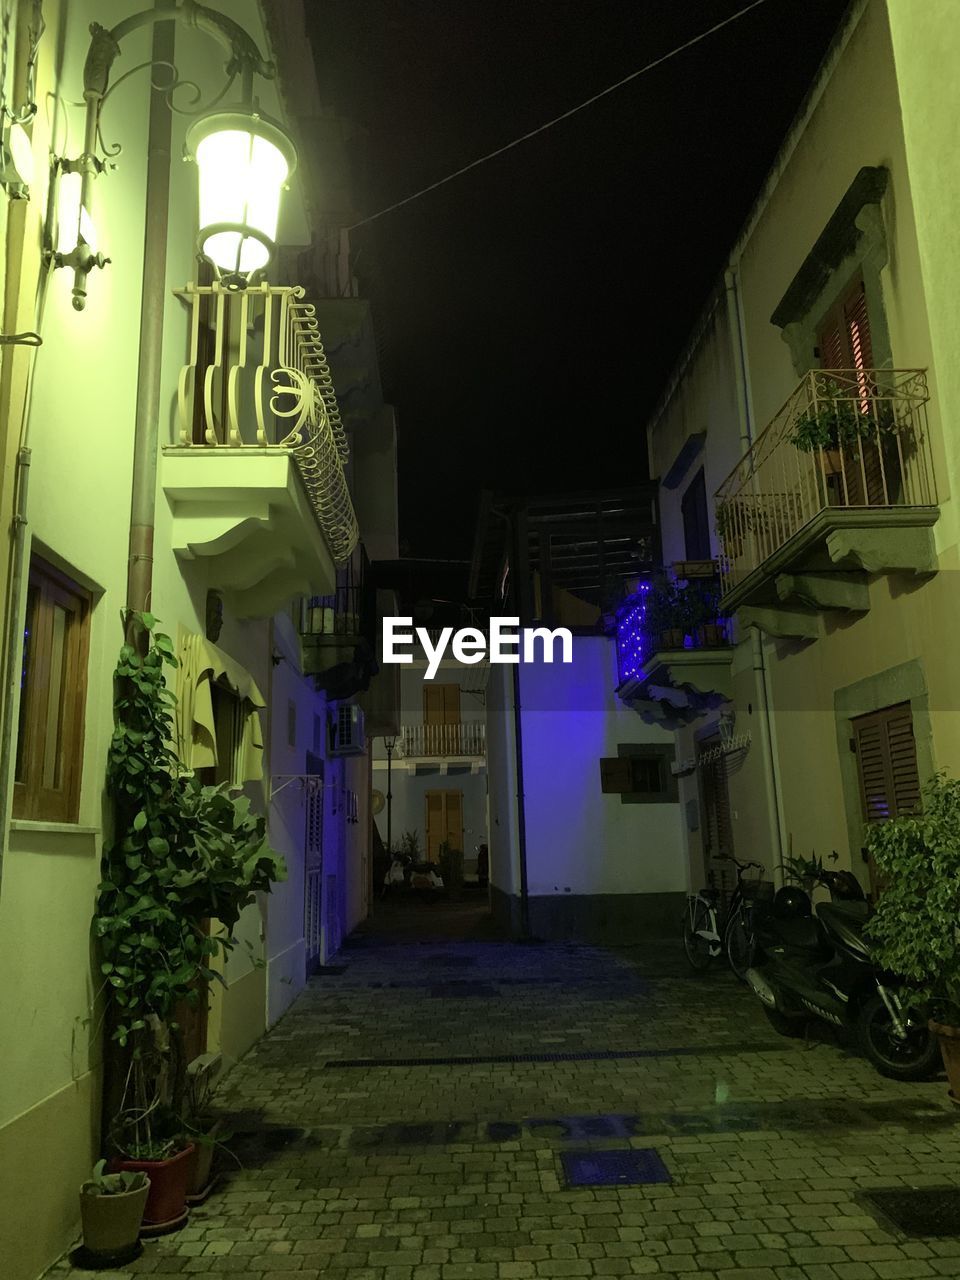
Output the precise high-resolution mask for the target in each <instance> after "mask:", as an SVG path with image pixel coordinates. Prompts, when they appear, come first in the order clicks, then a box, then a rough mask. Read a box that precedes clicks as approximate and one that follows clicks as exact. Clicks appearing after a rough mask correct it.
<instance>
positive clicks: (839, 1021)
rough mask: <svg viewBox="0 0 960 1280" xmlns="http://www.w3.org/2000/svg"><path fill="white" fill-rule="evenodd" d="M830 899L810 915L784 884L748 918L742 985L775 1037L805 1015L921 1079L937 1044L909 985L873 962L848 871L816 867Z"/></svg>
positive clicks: (800, 894)
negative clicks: (754, 951)
mask: <svg viewBox="0 0 960 1280" xmlns="http://www.w3.org/2000/svg"><path fill="white" fill-rule="evenodd" d="M818 879H819V882H820V883H821V884H823V885H825V886H826V887H827V888H828V889H829V890H830V897H831V901H830V902H824V903H821V904H820V905H819V906H818V907H817V910H816V913H814V910H813V906H812V903H811V901H810V897H809V895H808V894H807V893H805V892H804V890H803V889H800V888H798V887H796V886H792V885H790V886H786V887H785V888H783V889H781V890H780V891H779V892H778V893H777V895H776V896H775V898H774V901H773V905H772V908H771V909H770V910H769V911H767V912H765V913H764V914H763V915H761V916H759V917H757V918H755V928H756V936H757V947H758V955H759V956H760V959H759V961H758V963H756V964H754V966H753V967H752V968H751V969H749V970H748V971H747V982H748V983H749V985H750V987H751V989H752V990H753V992H754V994H755V995H756V996H757V997H758V998H759V999H760V1001H761V1002H762V1004H763V1007H764V1012H765V1013H766V1015H767V1018H768V1019H769V1021H770V1023H771V1025H772V1026H773V1027H774V1028H775V1030H776V1031H778V1032H779V1033H780V1034H781V1035H786V1036H797V1035H803V1034H804V1031H805V1029H806V1024H807V1023H808V1021H809V1020H810V1019H811V1018H817V1019H820V1020H821V1021H823V1022H827V1023H830V1024H831V1025H832V1026H835V1027H839V1028H842V1029H845V1030H848V1031H851V1032H853V1034H854V1035H855V1037H856V1040H857V1042H858V1044H859V1046H860V1048H861V1050H862V1051H863V1053H864V1055H865V1057H866V1058H867V1059H868V1060H869V1061H870V1062H871V1063H872V1064H873V1066H874V1067H875V1068H876V1069H877V1071H879V1072H880V1074H881V1075H885V1076H889V1077H891V1078H892V1079H894V1080H925V1079H929V1078H930V1077H931V1076H934V1075H936V1074H937V1072H938V1070H939V1068H940V1047H939V1044H938V1042H937V1038H936V1036H935V1035H934V1034H933V1032H931V1031H930V1030H929V1028H928V1026H927V1018H926V1016H925V1015H924V1014H923V1011H922V1010H921V1009H918V1008H917V1007H916V1006H915V1005H914V1004H912V1002H911V999H910V991H909V988H908V987H906V986H905V984H904V983H903V982H902V980H901V979H899V978H897V977H896V976H895V975H894V974H891V973H886V972H884V971H882V970H880V969H879V968H878V967H877V965H876V964H875V962H874V959H873V955H872V952H871V948H870V942H869V939H868V938H866V937H865V935H864V927H865V925H866V923H867V921H868V919H869V916H870V908H869V905H868V903H867V901H866V899H865V897H864V893H863V890H862V889H861V888H860V885H859V883H858V882H857V880H856V879H855V878H854V876H853V875H851V873H850V872H848V871H825V870H824V871H821V872H820V874H819V876H818Z"/></svg>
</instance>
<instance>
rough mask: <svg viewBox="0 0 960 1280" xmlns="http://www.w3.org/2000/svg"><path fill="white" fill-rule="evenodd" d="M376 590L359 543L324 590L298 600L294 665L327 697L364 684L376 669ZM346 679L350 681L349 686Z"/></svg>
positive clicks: (342, 695) (356, 689)
mask: <svg viewBox="0 0 960 1280" xmlns="http://www.w3.org/2000/svg"><path fill="white" fill-rule="evenodd" d="M376 612H377V610H376V592H375V590H374V587H373V582H372V580H371V577H370V573H369V564H368V562H367V557H366V554H365V552H364V550H363V547H362V546H361V547H358V548H357V550H356V551H355V552H354V554H353V555H352V556H351V558H350V560H349V561H348V563H347V564H346V565H344V566H343V567H342V568H340V569H338V570H337V578H336V590H335V591H334V592H333V593H332V594H330V595H319V596H305V597H303V599H301V600H300V602H299V609H298V618H297V622H298V630H299V633H300V655H301V665H300V669H301V671H302V672H303V674H304V675H310V676H314V677H315V679H316V683H317V685H318V687H320V688H323V689H324V690H326V692H327V693H328V694H329V695H330V696H331V697H339V698H345V697H350V696H351V695H352V694H354V693H357V692H359V691H360V690H362V689H366V688H367V687H368V685H369V683H370V679H371V677H372V676H373V674H374V673H375V672H376V669H377V661H376V635H375V630H376ZM347 685H351V686H352V687H350V689H349V691H345V690H346V689H347Z"/></svg>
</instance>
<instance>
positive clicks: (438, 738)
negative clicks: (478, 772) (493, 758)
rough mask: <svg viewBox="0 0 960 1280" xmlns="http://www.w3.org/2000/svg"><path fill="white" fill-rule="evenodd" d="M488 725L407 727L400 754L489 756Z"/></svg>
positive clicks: (403, 727)
mask: <svg viewBox="0 0 960 1280" xmlns="http://www.w3.org/2000/svg"><path fill="white" fill-rule="evenodd" d="M486 729H487V726H486V724H485V723H484V722H483V721H482V720H467V721H464V722H461V723H459V724H405V725H401V727H400V740H399V742H398V743H397V747H398V751H397V754H398V755H400V756H405V757H407V758H408V759H409V758H411V757H421V756H422V757H424V758H426V759H442V758H444V757H448V756H449V757H459V758H460V759H474V758H477V757H480V756H484V755H486V751H487V736H486Z"/></svg>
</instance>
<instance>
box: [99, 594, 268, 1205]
mask: <svg viewBox="0 0 960 1280" xmlns="http://www.w3.org/2000/svg"><path fill="white" fill-rule="evenodd" d="M154 621H155V620H154V619H153V617H152V616H151V615H150V614H140V615H134V616H132V617H131V618H130V619H128V625H129V626H130V632H131V635H132V637H133V638H134V639H135V640H136V641H137V643H136V644H129V643H128V644H125V645H124V646H123V647H122V649H121V651H120V661H119V663H118V666H117V671H116V686H115V687H116V704H115V705H116V723H115V729H114V734H113V738H112V740H111V744H110V752H109V757H108V767H107V785H108V791H109V794H110V796H111V799H112V800H113V802H114V813H115V839H114V841H113V843H112V844H111V845H110V846H108V847H107V849H106V851H105V854H104V860H103V879H102V880H101V883H100V886H99V891H98V896H97V907H96V919H95V931H96V934H97V937H98V939H99V945H100V960H101V965H100V968H101V972H102V973H103V975H104V982H105V989H106V991H107V995H108V1002H107V1011H106V1012H107V1019H108V1025H109V1028H110V1034H109V1037H108V1045H109V1052H110V1053H111V1054H112V1061H111V1068H112V1071H111V1074H112V1076H113V1078H114V1079H119V1080H122V1081H123V1082H124V1085H123V1089H122V1095H121V1096H120V1097H119V1098H118V1099H117V1101H116V1104H115V1107H114V1120H113V1124H112V1127H111V1132H110V1140H111V1144H112V1148H113V1152H114V1159H113V1165H114V1167H115V1168H117V1169H128V1170H132V1171H144V1172H146V1173H148V1174H149V1177H150V1193H149V1196H148V1199H147V1206H146V1209H145V1211H144V1221H145V1223H149V1224H150V1225H152V1226H154V1227H156V1228H158V1229H164V1228H169V1227H172V1226H175V1225H177V1224H178V1223H180V1222H181V1221H183V1220H185V1217H186V1191H187V1177H188V1173H189V1164H190V1160H191V1158H192V1150H193V1146H194V1143H193V1142H192V1141H191V1138H190V1134H189V1132H188V1131H187V1128H186V1125H185V1123H184V1119H183V1116H184V1111H185V1090H186V1070H185V1068H186V1063H185V1061H184V1049H183V1037H182V1030H181V1028H180V1026H179V1024H178V1022H177V1019H176V1010H177V1006H178V1005H179V1004H180V1003H181V1002H182V1001H185V1002H186V1003H188V1004H190V1005H195V1004H196V1003H197V1002H198V1001H199V1000H201V999H206V990H207V985H208V983H209V982H210V981H211V980H212V979H214V978H220V974H219V972H218V971H217V970H216V969H215V968H214V967H213V965H214V962H215V961H216V959H217V958H218V957H223V956H225V955H226V954H227V953H228V952H229V951H230V950H231V949H232V947H233V946H234V934H233V930H234V927H235V925H236V923H237V921H238V920H239V918H240V913H241V912H242V911H243V909H244V907H245V906H247V905H248V904H249V903H252V902H254V901H255V900H256V894H257V893H258V892H266V891H269V888H270V885H271V883H272V882H273V881H276V880H279V879H282V878H283V877H284V875H285V874H286V873H285V867H284V864H283V859H282V858H280V857H279V856H278V855H277V854H275V853H274V852H273V851H272V850H271V849H270V848H269V846H268V845H267V843H266V838H265V820H264V819H263V818H262V817H260V816H258V815H254V814H252V813H251V812H250V809H249V802H248V801H247V799H246V798H245V797H243V796H239V797H234V796H232V795H231V794H230V788H229V787H227V786H226V785H221V786H215V787H205V786H203V785H202V784H201V783H200V781H199V780H198V779H197V778H195V777H193V776H192V775H190V774H187V773H185V772H184V770H183V768H182V766H181V765H180V762H179V760H178V759H177V757H176V755H175V754H174V752H173V751H172V750H171V749H170V747H169V745H168V744H169V742H170V741H171V740H172V738H173V714H172V713H173V708H174V706H175V703H176V699H175V697H174V695H173V694H172V693H171V692H170V691H169V690H168V689H167V687H166V684H165V681H164V667H165V666H168V665H176V658H175V656H174V653H173V646H172V644H171V642H170V639H169V637H167V636H164V635H161V634H155V635H154V634H152V632H153V627H154ZM208 921H209V922H211V924H212V925H214V926H219V928H214V929H211V930H209V931H208V927H207V922H208Z"/></svg>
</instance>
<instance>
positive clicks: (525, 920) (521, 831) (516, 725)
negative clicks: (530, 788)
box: [513, 663, 530, 942]
mask: <svg viewBox="0 0 960 1280" xmlns="http://www.w3.org/2000/svg"><path fill="white" fill-rule="evenodd" d="M513 737H514V742H515V743H516V751H517V853H518V854H519V858H520V940H521V941H522V942H526V941H528V940H529V938H530V897H529V892H528V889H527V813H526V803H525V800H524V790H523V712H522V709H521V707H520V665H519V663H518V664H517V665H516V666H515V667H514V668H513Z"/></svg>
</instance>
